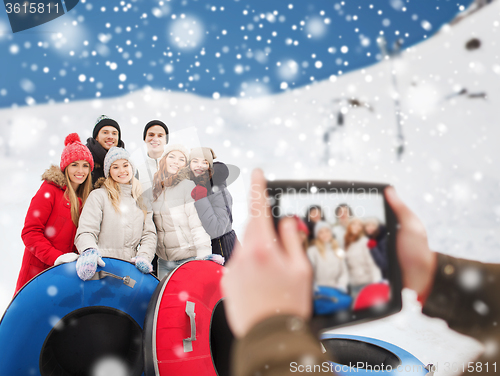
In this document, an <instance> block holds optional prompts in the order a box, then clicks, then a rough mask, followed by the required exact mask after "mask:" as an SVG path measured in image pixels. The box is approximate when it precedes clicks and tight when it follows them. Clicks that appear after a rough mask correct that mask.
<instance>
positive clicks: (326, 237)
mask: <svg viewBox="0 0 500 376" xmlns="http://www.w3.org/2000/svg"><path fill="white" fill-rule="evenodd" d="M318 239H319V241H321V242H322V243H324V244H326V243H329V242H331V241H332V239H333V235H332V231H331V230H330V229H329V228H327V227H323V228H322V229H321V230H319V231H318Z"/></svg>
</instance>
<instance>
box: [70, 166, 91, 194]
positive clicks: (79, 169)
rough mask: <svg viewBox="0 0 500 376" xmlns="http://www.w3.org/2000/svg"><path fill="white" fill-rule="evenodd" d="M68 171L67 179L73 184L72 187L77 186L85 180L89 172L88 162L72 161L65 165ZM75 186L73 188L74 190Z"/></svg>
mask: <svg viewBox="0 0 500 376" xmlns="http://www.w3.org/2000/svg"><path fill="white" fill-rule="evenodd" d="M66 170H67V172H68V176H69V180H70V181H71V184H72V185H73V188H75V187H76V188H78V186H79V185H80V184H83V183H84V182H85V179H87V176H89V173H90V163H89V162H87V161H75V162H72V163H70V164H69V165H68V167H66ZM76 188H75V190H76Z"/></svg>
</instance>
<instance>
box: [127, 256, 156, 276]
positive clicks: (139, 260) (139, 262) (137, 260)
mask: <svg viewBox="0 0 500 376" xmlns="http://www.w3.org/2000/svg"><path fill="white" fill-rule="evenodd" d="M130 261H132V262H133V263H134V264H135V267H136V268H137V269H139V271H140V272H141V273H144V274H148V273H151V272H152V271H153V265H151V263H150V262H149V261H148V260H146V259H145V258H144V257H141V256H136V257H132V259H131V260H130Z"/></svg>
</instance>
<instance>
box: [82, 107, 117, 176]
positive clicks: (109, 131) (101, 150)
mask: <svg viewBox="0 0 500 376" xmlns="http://www.w3.org/2000/svg"><path fill="white" fill-rule="evenodd" d="M113 146H118V147H120V148H124V147H125V144H124V143H123V141H122V140H121V130H120V126H119V125H118V123H117V122H116V121H115V120H113V119H110V118H109V117H107V116H106V115H101V116H99V117H98V118H97V121H96V124H95V127H94V131H93V132H92V137H89V138H88V139H87V147H88V148H89V149H90V152H91V153H92V157H93V158H94V171H92V184H94V183H95V182H96V181H97V180H98V179H99V178H102V177H104V169H103V167H104V157H106V153H107V152H108V150H109V149H111V148H112V147H113Z"/></svg>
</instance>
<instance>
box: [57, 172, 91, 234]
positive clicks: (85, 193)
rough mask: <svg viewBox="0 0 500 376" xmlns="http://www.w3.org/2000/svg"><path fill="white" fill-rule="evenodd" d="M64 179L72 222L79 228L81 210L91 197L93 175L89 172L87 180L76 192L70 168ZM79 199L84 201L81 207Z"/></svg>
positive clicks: (65, 193)
mask: <svg viewBox="0 0 500 376" xmlns="http://www.w3.org/2000/svg"><path fill="white" fill-rule="evenodd" d="M64 177H65V178H66V190H65V191H64V195H65V196H66V198H67V199H68V201H69V205H70V210H71V220H72V221H73V223H74V225H75V226H76V227H78V222H79V221H80V213H81V208H82V207H83V205H85V201H87V198H88V197H89V194H90V192H91V191H92V175H91V173H90V171H89V174H88V175H87V179H85V181H84V182H83V183H82V184H80V185H79V186H78V188H77V189H76V191H75V190H74V189H73V186H72V185H71V180H70V178H69V174H68V168H65V169H64ZM78 199H80V200H81V201H82V204H81V206H80V202H78Z"/></svg>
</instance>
